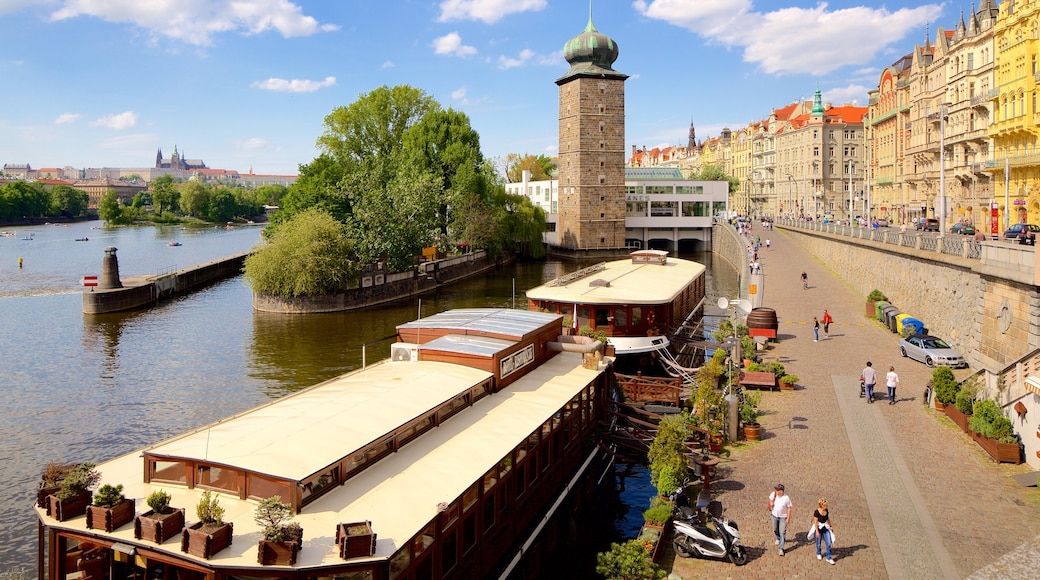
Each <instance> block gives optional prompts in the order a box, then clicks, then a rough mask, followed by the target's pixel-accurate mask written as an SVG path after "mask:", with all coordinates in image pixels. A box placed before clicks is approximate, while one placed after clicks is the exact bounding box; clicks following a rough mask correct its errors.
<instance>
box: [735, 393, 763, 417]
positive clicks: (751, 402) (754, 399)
mask: <svg viewBox="0 0 1040 580" xmlns="http://www.w3.org/2000/svg"><path fill="white" fill-rule="evenodd" d="M761 401H762V393H759V392H756V391H747V392H745V393H744V400H743V401H742V402H741V403H740V407H739V408H738V410H737V412H738V413H739V415H740V422H741V423H743V424H745V425H757V424H758V416H759V411H758V404H759V403H760V402H761Z"/></svg>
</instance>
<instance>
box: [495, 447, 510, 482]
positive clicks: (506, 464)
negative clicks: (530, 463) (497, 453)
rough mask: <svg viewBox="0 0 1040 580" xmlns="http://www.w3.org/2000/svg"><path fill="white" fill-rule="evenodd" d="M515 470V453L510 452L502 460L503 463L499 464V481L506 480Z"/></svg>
mask: <svg viewBox="0 0 1040 580" xmlns="http://www.w3.org/2000/svg"><path fill="white" fill-rule="evenodd" d="M511 469H513V453H512V452H510V453H509V455H506V456H505V457H503V458H502V461H500V462H499V463H498V480H499V481H502V480H503V479H505V477H506V475H507V474H508V473H509V471H510V470H511Z"/></svg>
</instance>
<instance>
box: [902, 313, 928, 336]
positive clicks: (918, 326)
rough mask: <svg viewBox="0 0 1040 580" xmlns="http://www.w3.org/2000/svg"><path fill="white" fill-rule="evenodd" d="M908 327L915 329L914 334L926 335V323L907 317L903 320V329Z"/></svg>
mask: <svg viewBox="0 0 1040 580" xmlns="http://www.w3.org/2000/svg"><path fill="white" fill-rule="evenodd" d="M907 326H910V327H912V328H913V334H924V332H923V329H924V323H923V322H921V321H920V320H918V319H916V318H914V317H913V316H907V317H906V318H904V319H903V327H904V328H905V327H907Z"/></svg>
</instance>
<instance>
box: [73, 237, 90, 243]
mask: <svg viewBox="0 0 1040 580" xmlns="http://www.w3.org/2000/svg"><path fill="white" fill-rule="evenodd" d="M76 241H77V242H89V241H90V238H86V237H83V238H76Z"/></svg>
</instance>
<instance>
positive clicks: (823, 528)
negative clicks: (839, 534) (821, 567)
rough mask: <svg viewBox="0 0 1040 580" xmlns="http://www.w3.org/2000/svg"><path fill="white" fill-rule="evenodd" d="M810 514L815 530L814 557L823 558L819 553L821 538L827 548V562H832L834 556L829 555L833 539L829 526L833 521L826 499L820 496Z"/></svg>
mask: <svg viewBox="0 0 1040 580" xmlns="http://www.w3.org/2000/svg"><path fill="white" fill-rule="evenodd" d="M812 516H813V518H812V521H813V527H814V529H815V530H816V559H817V560H822V559H823V557H822V556H821V555H820V541H821V540H822V541H823V544H824V546H826V548H827V550H826V555H827V563H828V564H833V563H834V558H833V557H831V542H832V541H833V536H832V534H831V527H832V526H833V523H832V521H831V515H830V512H829V511H828V510H827V500H825V499H823V498H821V499H820V501H818V502H816V511H814V512H813V515H812Z"/></svg>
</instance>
